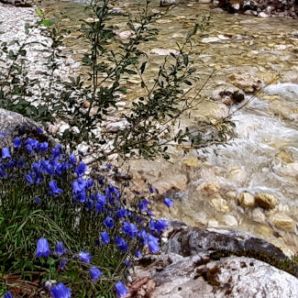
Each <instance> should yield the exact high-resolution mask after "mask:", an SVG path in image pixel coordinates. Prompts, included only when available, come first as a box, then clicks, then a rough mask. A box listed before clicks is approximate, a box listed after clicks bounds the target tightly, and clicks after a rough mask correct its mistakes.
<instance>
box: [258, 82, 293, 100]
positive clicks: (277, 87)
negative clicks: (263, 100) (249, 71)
mask: <svg viewBox="0 0 298 298" xmlns="http://www.w3.org/2000/svg"><path fill="white" fill-rule="evenodd" d="M264 91H265V92H266V93H268V94H272V95H280V96H282V97H283V98H286V99H292V100H295V99H297V97H298V84H294V83H280V84H274V85H269V86H267V87H265V88H264Z"/></svg>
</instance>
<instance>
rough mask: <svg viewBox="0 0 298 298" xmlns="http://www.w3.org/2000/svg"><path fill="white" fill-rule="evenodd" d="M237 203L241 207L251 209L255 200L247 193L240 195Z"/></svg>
mask: <svg viewBox="0 0 298 298" xmlns="http://www.w3.org/2000/svg"><path fill="white" fill-rule="evenodd" d="M238 202H239V204H240V205H241V206H242V207H245V208H252V207H254V205H255V198H254V196H253V195H252V194H250V193H249V192H243V193H241V194H240V196H239V198H238Z"/></svg>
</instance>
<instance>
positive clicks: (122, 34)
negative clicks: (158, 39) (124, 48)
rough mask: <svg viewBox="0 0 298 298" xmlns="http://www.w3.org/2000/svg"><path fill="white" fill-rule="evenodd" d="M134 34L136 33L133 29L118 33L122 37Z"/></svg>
mask: <svg viewBox="0 0 298 298" xmlns="http://www.w3.org/2000/svg"><path fill="white" fill-rule="evenodd" d="M133 34H134V32H133V31H131V30H126V31H122V32H119V33H117V35H118V36H119V37H120V38H121V39H128V38H130V37H131V36H132V35H133Z"/></svg>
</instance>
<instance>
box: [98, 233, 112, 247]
mask: <svg viewBox="0 0 298 298" xmlns="http://www.w3.org/2000/svg"><path fill="white" fill-rule="evenodd" d="M100 239H101V242H102V244H104V245H107V244H109V243H110V241H111V240H110V235H109V233H108V232H101V233H100Z"/></svg>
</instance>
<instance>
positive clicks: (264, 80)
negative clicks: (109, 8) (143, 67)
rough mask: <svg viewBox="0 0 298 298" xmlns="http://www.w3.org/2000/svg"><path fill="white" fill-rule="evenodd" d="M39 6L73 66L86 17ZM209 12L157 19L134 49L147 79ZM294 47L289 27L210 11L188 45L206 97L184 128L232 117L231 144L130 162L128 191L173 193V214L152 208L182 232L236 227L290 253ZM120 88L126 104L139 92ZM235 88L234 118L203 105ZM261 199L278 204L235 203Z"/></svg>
mask: <svg viewBox="0 0 298 298" xmlns="http://www.w3.org/2000/svg"><path fill="white" fill-rule="evenodd" d="M77 2H80V1H77ZM140 2H141V1H132V0H129V1H121V2H120V1H119V2H116V1H115V5H117V6H119V7H120V8H121V9H122V10H124V11H129V12H130V13H132V14H135V13H137V11H138V10H139V9H140V6H139V3H140ZM45 8H46V11H47V14H49V15H50V16H51V17H54V18H56V19H57V20H58V21H59V24H60V25H61V26H62V27H63V28H68V29H70V30H71V32H72V33H71V34H70V35H69V36H68V37H67V39H66V45H67V47H68V49H69V50H70V52H71V54H72V56H73V57H74V58H75V59H77V60H78V59H80V57H81V55H82V53H83V52H84V47H82V46H81V43H78V41H77V38H78V36H79V33H78V29H79V25H80V22H78V20H79V19H86V18H87V17H88V16H87V15H86V12H85V11H84V10H83V9H82V6H81V4H79V3H74V2H64V1H63V2H61V1H52V2H47V4H46V7H45ZM152 8H153V9H157V10H160V8H159V6H158V1H153V3H152ZM209 11H210V10H209V7H208V5H201V4H198V3H196V2H191V1H190V2H189V3H188V4H181V5H179V6H178V7H175V8H174V9H172V10H171V11H170V12H169V13H168V14H167V15H166V16H165V17H164V18H162V19H161V20H159V21H158V23H157V26H158V28H159V29H160V34H159V36H158V38H157V40H156V41H154V42H150V43H148V44H146V45H145V47H144V48H143V49H144V50H145V51H146V52H147V53H148V54H149V58H150V71H149V73H148V74H147V77H146V78H147V80H152V78H153V73H154V71H156V70H157V69H158V66H159V64H160V62H161V61H162V59H163V55H162V50H168V49H175V47H176V42H177V41H178V42H181V41H182V40H183V37H184V36H185V34H186V32H187V31H188V30H190V29H191V27H192V26H193V24H194V22H195V21H196V20H197V19H198V17H201V16H203V15H206V14H207V13H208V12H209ZM113 24H115V28H116V29H117V31H118V32H123V31H125V30H127V28H126V27H125V26H126V25H125V18H124V17H122V16H116V17H115V18H114V19H113ZM297 49H298V26H297V20H291V19H286V18H282V19H281V18H255V17H252V16H243V15H229V14H226V13H217V12H212V11H211V21H210V26H209V27H208V29H207V31H206V32H204V33H203V34H199V35H198V36H197V37H195V39H194V41H193V55H192V61H193V62H194V64H195V65H196V66H197V68H198V70H199V74H200V77H201V81H199V84H203V82H204V80H205V79H206V78H207V77H208V76H209V74H210V73H213V72H214V75H213V76H212V78H211V79H210V80H209V81H208V83H207V85H206V87H205V88H204V90H203V91H202V95H203V96H204V98H205V100H204V101H203V103H201V104H199V105H198V106H197V109H196V110H194V111H193V112H192V114H191V116H190V118H189V119H188V118H187V117H185V119H184V121H186V122H187V121H188V124H190V125H193V126H195V125H196V124H197V123H198V119H201V118H204V119H206V118H207V119H211V118H215V119H217V118H219V117H220V116H225V115H227V114H231V113H232V116H231V117H232V118H231V119H232V120H233V121H234V122H235V124H236V127H235V133H236V137H234V138H233V139H232V140H230V141H228V142H227V143H226V144H224V145H217V146H215V145H212V146H209V147H208V148H205V149H200V150H194V149H193V150H187V152H185V150H181V149H179V148H176V150H175V152H174V154H173V158H172V160H171V161H169V162H166V161H164V160H161V159H157V160H155V161H146V160H131V161H129V165H130V167H131V170H132V171H133V173H134V175H135V178H136V184H137V186H139V187H143V186H145V184H146V183H147V182H150V183H152V184H153V185H156V187H157V188H158V189H159V190H160V193H166V194H169V195H173V197H174V199H175V207H174V209H173V210H171V211H169V210H167V208H165V207H164V206H162V204H160V205H159V204H157V207H156V209H157V212H158V214H161V215H162V216H164V217H168V218H173V219H178V220H183V221H185V222H186V223H188V224H191V225H203V226H209V227H230V228H232V229H239V230H242V231H246V232H249V233H252V234H254V235H257V236H260V237H262V238H265V239H266V240H268V241H270V242H272V243H274V244H275V245H277V246H279V247H281V248H282V249H283V250H284V251H285V252H286V253H288V254H289V255H292V254H294V253H298V236H297V221H298V51H297ZM128 82H129V84H128V88H129V91H130V92H129V95H128V97H127V100H129V99H130V98H135V97H136V96H137V95H138V91H137V90H138V84H139V81H138V78H134V77H130V79H129V81H128ZM235 86H237V87H241V89H244V90H245V91H247V92H246V95H245V98H246V101H247V102H248V104H247V105H246V106H245V107H244V108H242V109H240V110H238V111H235V110H237V108H238V107H237V106H232V107H230V106H227V105H226V104H224V103H222V102H221V101H220V100H217V101H215V100H214V99H212V97H213V98H214V97H216V96H215V95H214V92H215V93H216V90H222V88H235ZM256 86H257V87H256ZM260 86H261V91H259V92H258V93H257V94H255V95H254V96H252V95H251V94H249V93H250V92H251V91H252V90H251V88H259V87H260ZM186 119H188V120H186ZM197 125H198V124H197ZM184 149H185V148H184ZM144 180H146V183H145V182H144ZM260 192H261V193H266V194H271V195H273V196H274V197H275V198H276V199H277V202H278V203H277V206H276V207H275V208H273V209H270V210H264V208H260V207H258V206H256V205H253V206H249V207H247V206H244V205H243V204H242V203H239V196H241V193H246V194H247V193H249V194H251V195H252V196H255V195H256V194H257V193H260Z"/></svg>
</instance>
